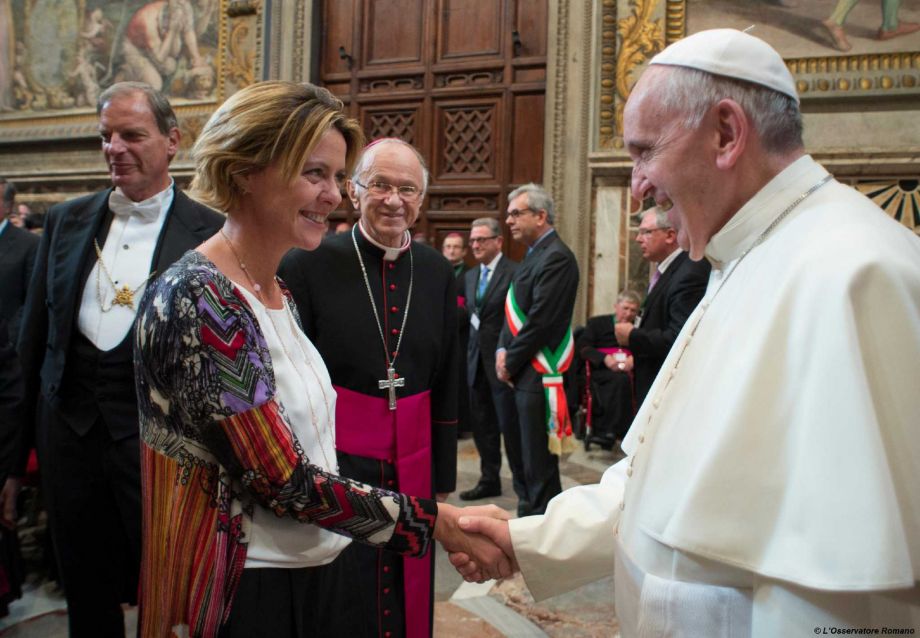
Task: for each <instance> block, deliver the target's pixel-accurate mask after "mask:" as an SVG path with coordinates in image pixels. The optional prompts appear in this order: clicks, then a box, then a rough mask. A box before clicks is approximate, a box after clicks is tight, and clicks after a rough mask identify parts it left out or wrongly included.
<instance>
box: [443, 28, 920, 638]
mask: <svg viewBox="0 0 920 638" xmlns="http://www.w3.org/2000/svg"><path fill="white" fill-rule="evenodd" d="M624 141H625V142H626V146H627V149H628V151H629V154H630V156H631V158H632V160H633V162H634V167H633V176H632V190H633V195H634V196H635V197H636V199H639V200H642V199H645V198H647V197H652V198H654V200H655V201H656V203H657V204H658V205H659V206H661V207H662V208H663V209H665V210H669V211H670V213H669V214H671V215H673V216H675V218H676V220H677V221H678V222H679V225H680V226H681V237H680V239H681V243H682V244H683V245H685V246H688V247H689V251H690V256H691V258H692V259H708V260H709V261H710V262H711V264H712V275H711V278H710V281H709V286H708V289H707V292H706V295H705V296H704V298H703V300H702V301H701V302H700V304H699V306H698V307H697V308H696V310H695V312H694V313H693V314H692V315H691V316H690V318H689V319H688V321H687V323H686V325H685V326H684V329H683V331H682V332H681V333H680V335H679V336H678V338H677V341H676V343H675V344H674V347H673V348H672V350H671V353H670V355H669V357H668V359H667V360H666V361H665V363H664V365H663V367H662V369H661V372H660V373H659V374H658V377H657V379H656V380H655V383H654V385H653V386H652V388H651V391H650V392H649V396H648V399H647V400H646V401H645V403H644V404H643V406H642V408H641V410H640V411H639V413H638V414H637V415H636V418H635V420H634V422H633V425H632V427H631V429H630V431H629V434H628V435H627V437H626V440H625V441H624V443H623V449H624V450H625V451H626V453H627V456H626V458H625V459H623V461H621V462H620V463H617V464H616V465H614V466H613V467H611V468H610V469H609V470H608V471H607V472H606V473H605V474H604V477H603V479H602V481H601V483H600V484H599V485H591V486H583V487H578V488H574V489H570V490H567V491H566V492H564V493H562V494H561V495H559V496H558V497H556V498H555V499H554V500H553V501H551V502H550V504H549V508H548V509H547V511H546V514H545V515H543V516H532V517H526V518H522V519H517V520H513V521H510V522H505V521H498V520H494V519H490V518H483V517H473V516H469V517H466V518H464V519H461V526H464V527H465V529H466V530H467V531H471V532H481V533H484V534H486V535H488V536H490V537H492V539H493V540H494V541H495V543H496V544H497V545H499V547H501V548H502V549H503V550H504V551H505V553H506V554H507V555H508V556H509V557H511V558H513V559H514V560H515V561H516V565H517V566H519V568H520V570H521V571H522V573H523V575H524V579H525V581H526V582H527V585H528V587H529V588H530V590H531V592H532V593H533V594H534V597H536V598H537V599H540V598H545V597H547V596H552V595H555V594H557V593H561V592H563V591H565V590H568V589H572V588H575V587H578V586H580V585H583V584H585V583H588V582H591V581H592V580H596V579H598V578H601V577H604V576H607V575H609V574H610V572H611V571H612V572H613V573H614V575H615V590H616V609H617V615H618V617H619V620H620V625H621V630H622V634H623V636H626V637H630V636H693V637H697V636H701V637H706V638H712V637H718V636H733V637H734V636H769V637H773V636H806V635H815V634H821V633H822V632H823V633H828V634H831V633H859V630H866V631H869V632H870V633H885V630H888V633H916V632H917V631H920V586H918V581H920V489H918V487H917V485H918V477H920V391H918V387H920V386H918V383H920V239H918V237H917V236H916V235H914V234H913V233H912V232H910V231H909V230H907V229H906V228H904V227H903V226H901V225H900V224H898V223H897V222H895V221H894V220H892V219H891V218H890V217H888V216H886V215H885V214H884V213H883V212H882V211H881V210H880V209H879V208H878V207H877V206H875V205H874V204H873V203H872V202H870V201H869V200H868V199H866V198H864V197H863V196H861V195H860V194H859V193H857V192H856V191H855V190H853V189H851V188H850V187H848V186H845V185H843V184H840V183H839V182H837V181H835V180H834V179H833V177H832V176H831V175H830V174H829V173H828V172H827V171H826V170H825V169H824V168H823V167H822V166H821V165H819V164H818V163H816V162H815V161H814V160H813V159H812V158H811V157H810V156H809V155H807V154H806V153H805V151H804V148H803V143H802V116H801V112H800V110H799V98H798V95H797V93H796V89H795V83H794V81H793V78H792V76H791V74H790V73H789V71H788V70H787V68H786V65H785V64H784V63H783V60H782V58H781V57H780V55H779V54H778V53H777V52H776V51H775V50H773V49H772V48H771V47H770V46H769V45H767V44H766V43H764V42H763V41H762V40H759V39H758V38H755V37H753V36H751V35H747V34H745V33H742V32H739V31H735V30H730V29H717V30H712V31H704V32H701V33H697V34H695V35H692V36H690V37H688V38H685V39H683V40H681V41H679V42H677V43H675V44H673V45H671V46H670V47H668V48H667V49H665V50H664V51H663V52H661V53H660V54H659V55H657V56H656V57H654V58H653V59H652V61H651V64H650V66H649V68H648V69H647V70H646V72H645V73H644V74H643V75H642V77H641V78H640V79H639V81H638V82H637V83H636V86H635V88H634V90H633V91H632V94H631V96H630V98H629V101H628V102H627V105H626V110H625V124H624ZM451 560H452V562H453V564H454V565H455V566H456V567H457V568H458V571H460V573H462V574H463V575H464V576H465V577H466V578H467V579H468V580H481V579H482V578H483V577H484V574H485V573H486V572H488V573H495V572H494V569H492V568H488V569H487V567H488V566H487V565H486V559H484V558H481V557H477V556H467V555H464V554H453V555H452V556H451ZM900 630H903V631H900ZM910 630H912V631H910Z"/></svg>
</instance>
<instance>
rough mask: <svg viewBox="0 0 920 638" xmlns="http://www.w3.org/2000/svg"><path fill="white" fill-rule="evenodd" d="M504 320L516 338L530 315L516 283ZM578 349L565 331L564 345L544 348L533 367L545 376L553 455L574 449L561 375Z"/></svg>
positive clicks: (532, 361) (510, 293) (544, 385)
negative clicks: (516, 295)
mask: <svg viewBox="0 0 920 638" xmlns="http://www.w3.org/2000/svg"><path fill="white" fill-rule="evenodd" d="M505 321H507V322H508V328H509V329H510V330H511V334H512V335H513V336H515V337H516V336H517V334H518V333H519V332H520V331H521V328H523V327H524V324H525V323H527V315H525V314H524V312H523V311H522V310H521V308H520V306H518V303H517V300H516V299H515V298H514V284H511V285H510V286H509V287H508V296H507V297H505ZM574 354H575V348H574V344H573V340H572V329H571V328H568V329H566V331H565V336H564V337H563V338H562V343H560V344H559V346H558V347H557V348H556V349H555V350H553V349H552V348H550V347H549V346H546V347H544V348H541V349H540V351H539V352H537V354H536V355H534V357H533V359H531V361H530V365H532V366H533V368H534V370H536V371H537V372H538V373H539V374H540V375H542V377H543V393H544V395H545V397H546V432H547V435H548V438H549V451H550V452H551V453H553V454H557V455H558V454H568V453H569V452H571V451H572V450H574V449H575V442H574V441H573V440H572V419H571V417H570V416H569V404H568V401H567V400H566V398H565V388H564V387H563V385H562V373H563V372H565V371H566V370H568V369H569V366H570V365H571V364H572V358H573V356H574Z"/></svg>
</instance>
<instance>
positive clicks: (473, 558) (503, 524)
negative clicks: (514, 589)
mask: <svg viewBox="0 0 920 638" xmlns="http://www.w3.org/2000/svg"><path fill="white" fill-rule="evenodd" d="M510 518H511V515H510V514H508V512H506V511H505V510H503V509H501V508H500V507H498V506H496V505H477V506H472V507H464V508H460V507H455V506H453V505H448V504H447V503H439V504H438V520H437V522H436V523H435V527H434V538H435V540H437V541H439V542H440V543H441V545H443V546H444V549H446V550H447V551H448V552H449V554H450V563H451V565H453V566H454V568H456V570H457V572H459V573H460V575H461V576H463V578H464V580H467V581H469V582H476V583H482V582H485V581H486V580H489V579H492V578H507V577H508V576H511V575H512V574H513V573H515V572H516V571H518V565H517V561H515V559H514V548H513V547H512V546H511V533H510V532H509V530H508V519H510Z"/></svg>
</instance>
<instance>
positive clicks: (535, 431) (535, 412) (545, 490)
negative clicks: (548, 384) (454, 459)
mask: <svg viewBox="0 0 920 638" xmlns="http://www.w3.org/2000/svg"><path fill="white" fill-rule="evenodd" d="M514 402H515V405H516V406H517V414H518V420H519V421H520V429H519V431H520V433H521V459H522V461H523V465H524V482H525V484H526V487H527V505H528V506H529V509H527V510H525V511H522V508H521V507H518V514H519V515H521V516H526V515H529V514H543V513H544V512H545V511H546V505H547V504H548V503H549V501H550V499H552V498H553V497H554V496H556V494H558V493H559V492H561V491H562V483H561V482H560V481H559V457H558V456H556V455H555V454H551V453H550V451H549V448H548V444H549V438H548V437H547V434H546V397H545V396H544V394H543V391H542V390H540V391H536V392H532V391H529V390H522V389H519V388H518V389H515V391H514ZM505 444H506V445H507V439H506V441H505Z"/></svg>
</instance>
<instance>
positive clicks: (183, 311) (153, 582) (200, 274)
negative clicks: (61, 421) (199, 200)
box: [134, 251, 437, 638]
mask: <svg viewBox="0 0 920 638" xmlns="http://www.w3.org/2000/svg"><path fill="white" fill-rule="evenodd" d="M282 290H283V291H284V293H285V298H286V303H288V304H289V306H290V307H291V310H292V311H294V312H295V316H296V311H295V310H294V304H293V301H292V300H291V299H290V294H289V293H288V292H287V290H286V289H284V288H283V287H282ZM134 367H135V376H136V383H137V394H138V405H139V407H140V428H141V441H142V445H141V487H142V497H143V513H144V517H143V555H142V561H141V583H140V605H141V607H140V623H141V635H142V636H145V637H146V636H150V637H156V638H161V637H163V636H203V637H211V636H216V635H217V632H218V629H219V628H220V625H221V624H222V623H223V622H225V621H226V619H227V617H228V614H229V611H230V607H231V604H232V602H233V595H234V592H235V590H236V585H237V583H238V581H239V577H240V573H241V571H242V569H243V565H244V563H245V561H246V547H247V542H248V531H249V528H250V525H251V521H252V512H253V508H254V507H266V508H269V509H271V510H272V511H274V512H275V514H276V515H278V516H279V517H281V516H289V517H290V518H291V519H293V521H296V522H299V523H312V524H315V525H319V526H321V527H323V528H325V529H328V530H332V531H335V532H337V533H340V534H344V535H346V536H348V537H350V538H353V539H355V540H357V541H360V542H362V543H367V544H369V545H374V546H378V547H383V548H386V549H388V550H392V551H394V552H398V553H401V554H406V555H410V556H421V555H424V554H425V552H426V551H427V550H428V545H429V543H430V541H431V535H432V532H433V530H434V522H435V518H436V515H437V506H436V504H435V503H434V502H433V501H429V500H426V499H418V498H414V497H409V496H405V495H402V494H396V493H393V492H389V491H386V490H383V489H378V488H374V487H370V486H367V485H364V484H362V483H358V482H356V481H351V480H349V479H345V478H342V477H338V476H335V475H332V474H329V473H327V472H325V471H323V470H321V469H320V468H318V467H316V466H314V465H311V464H310V462H309V460H308V459H307V458H306V457H305V456H304V452H303V449H302V447H301V445H300V443H299V442H298V441H297V439H296V438H295V437H294V435H293V434H292V433H291V428H290V426H289V424H288V423H287V421H286V416H285V412H284V407H283V406H282V405H281V404H280V403H279V402H278V401H277V400H276V399H275V398H274V395H275V378H274V373H273V371H272V364H271V358H270V356H269V351H268V347H267V345H266V342H265V339H264V337H263V335H262V332H261V331H260V329H259V325H258V323H257V321H256V319H255V316H254V315H253V313H252V309H251V308H250V307H249V305H248V304H247V302H246V301H245V300H244V299H243V297H242V294H241V293H240V292H239V291H238V290H236V288H235V287H234V285H233V284H232V283H231V282H230V280H229V279H227V278H226V277H225V276H223V275H222V274H221V273H220V272H219V271H218V270H217V269H216V267H215V266H214V264H212V263H211V262H210V261H208V260H207V259H206V258H205V257H204V256H203V255H201V254H200V253H197V252H194V251H190V252H188V253H186V255H185V256H184V257H183V258H182V259H180V260H179V261H178V262H176V263H175V264H174V265H173V266H171V267H170V268H169V269H168V270H167V271H166V272H165V273H163V275H162V276H161V277H159V278H158V279H157V280H156V281H155V282H154V284H153V285H151V286H150V287H149V289H148V290H147V292H146V293H145V295H144V298H143V300H142V302H141V306H140V309H139V311H138V319H137V325H136V344H135V361H134Z"/></svg>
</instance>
